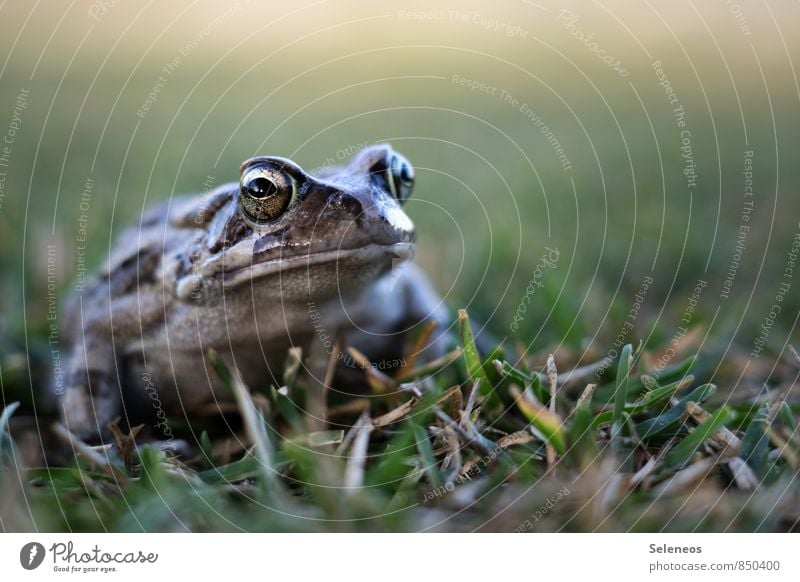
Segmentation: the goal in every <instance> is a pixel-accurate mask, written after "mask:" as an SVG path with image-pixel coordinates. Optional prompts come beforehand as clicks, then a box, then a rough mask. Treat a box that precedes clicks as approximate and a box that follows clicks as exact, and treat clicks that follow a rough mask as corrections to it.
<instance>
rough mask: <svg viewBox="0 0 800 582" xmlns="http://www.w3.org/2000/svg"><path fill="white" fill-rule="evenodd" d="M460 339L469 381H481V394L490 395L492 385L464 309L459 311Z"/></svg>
mask: <svg viewBox="0 0 800 582" xmlns="http://www.w3.org/2000/svg"><path fill="white" fill-rule="evenodd" d="M458 337H459V339H460V340H461V348H462V350H463V351H462V353H463V355H464V363H465V364H466V366H467V375H468V376H469V379H470V380H478V379H480V381H481V393H482V394H488V393H489V392H490V391H491V390H492V383H491V381H490V380H489V376H488V375H487V374H486V370H485V369H484V367H483V363H482V362H481V357H480V354H479V353H478V348H477V347H476V346H475V337H474V336H473V335H472V327H471V326H470V324H469V317H468V316H467V312H466V311H465V310H464V309H459V311H458Z"/></svg>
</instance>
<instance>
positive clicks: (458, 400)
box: [450, 390, 464, 418]
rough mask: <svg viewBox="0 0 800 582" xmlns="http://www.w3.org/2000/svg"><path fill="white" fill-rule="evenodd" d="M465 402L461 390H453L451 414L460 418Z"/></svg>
mask: <svg viewBox="0 0 800 582" xmlns="http://www.w3.org/2000/svg"><path fill="white" fill-rule="evenodd" d="M463 404H464V397H463V396H462V395H461V390H456V391H454V392H453V398H452V399H451V400H450V416H452V417H453V418H458V417H459V415H460V414H461V407H462V405H463Z"/></svg>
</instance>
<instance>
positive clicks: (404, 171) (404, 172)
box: [400, 164, 411, 182]
mask: <svg viewBox="0 0 800 582" xmlns="http://www.w3.org/2000/svg"><path fill="white" fill-rule="evenodd" d="M400 179H401V180H402V181H403V182H410V181H411V172H410V171H409V168H408V165H407V164H402V165H401V166H400Z"/></svg>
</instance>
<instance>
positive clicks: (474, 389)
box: [455, 378, 481, 425]
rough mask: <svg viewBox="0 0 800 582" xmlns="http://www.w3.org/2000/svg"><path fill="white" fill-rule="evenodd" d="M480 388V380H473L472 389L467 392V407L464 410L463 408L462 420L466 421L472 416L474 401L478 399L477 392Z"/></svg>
mask: <svg viewBox="0 0 800 582" xmlns="http://www.w3.org/2000/svg"><path fill="white" fill-rule="evenodd" d="M480 388H481V379H480V378H478V379H476V380H475V382H473V383H472V389H471V390H470V391H469V397H467V406H466V408H464V414H463V415H462V416H461V418H462V419H464V418H467V419H468V418H470V416H472V410H473V409H474V408H475V401H476V400H477V399H478V392H479V391H480ZM455 418H458V417H455ZM462 425H463V421H462Z"/></svg>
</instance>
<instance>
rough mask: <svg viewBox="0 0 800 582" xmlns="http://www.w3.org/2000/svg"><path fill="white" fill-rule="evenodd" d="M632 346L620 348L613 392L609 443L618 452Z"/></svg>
mask: <svg viewBox="0 0 800 582" xmlns="http://www.w3.org/2000/svg"><path fill="white" fill-rule="evenodd" d="M632 354H633V346H632V345H631V344H627V345H626V346H625V347H624V348H622V353H621V354H620V357H619V366H618V368H617V388H616V390H615V391H614V420H613V421H612V423H611V442H612V445H614V447H615V448H616V449H617V450H618V449H619V446H620V440H619V439H620V437H621V436H622V427H623V425H624V419H623V413H624V412H625V399H626V397H627V395H628V376H629V374H630V371H631V360H632V359H633V358H632Z"/></svg>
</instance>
